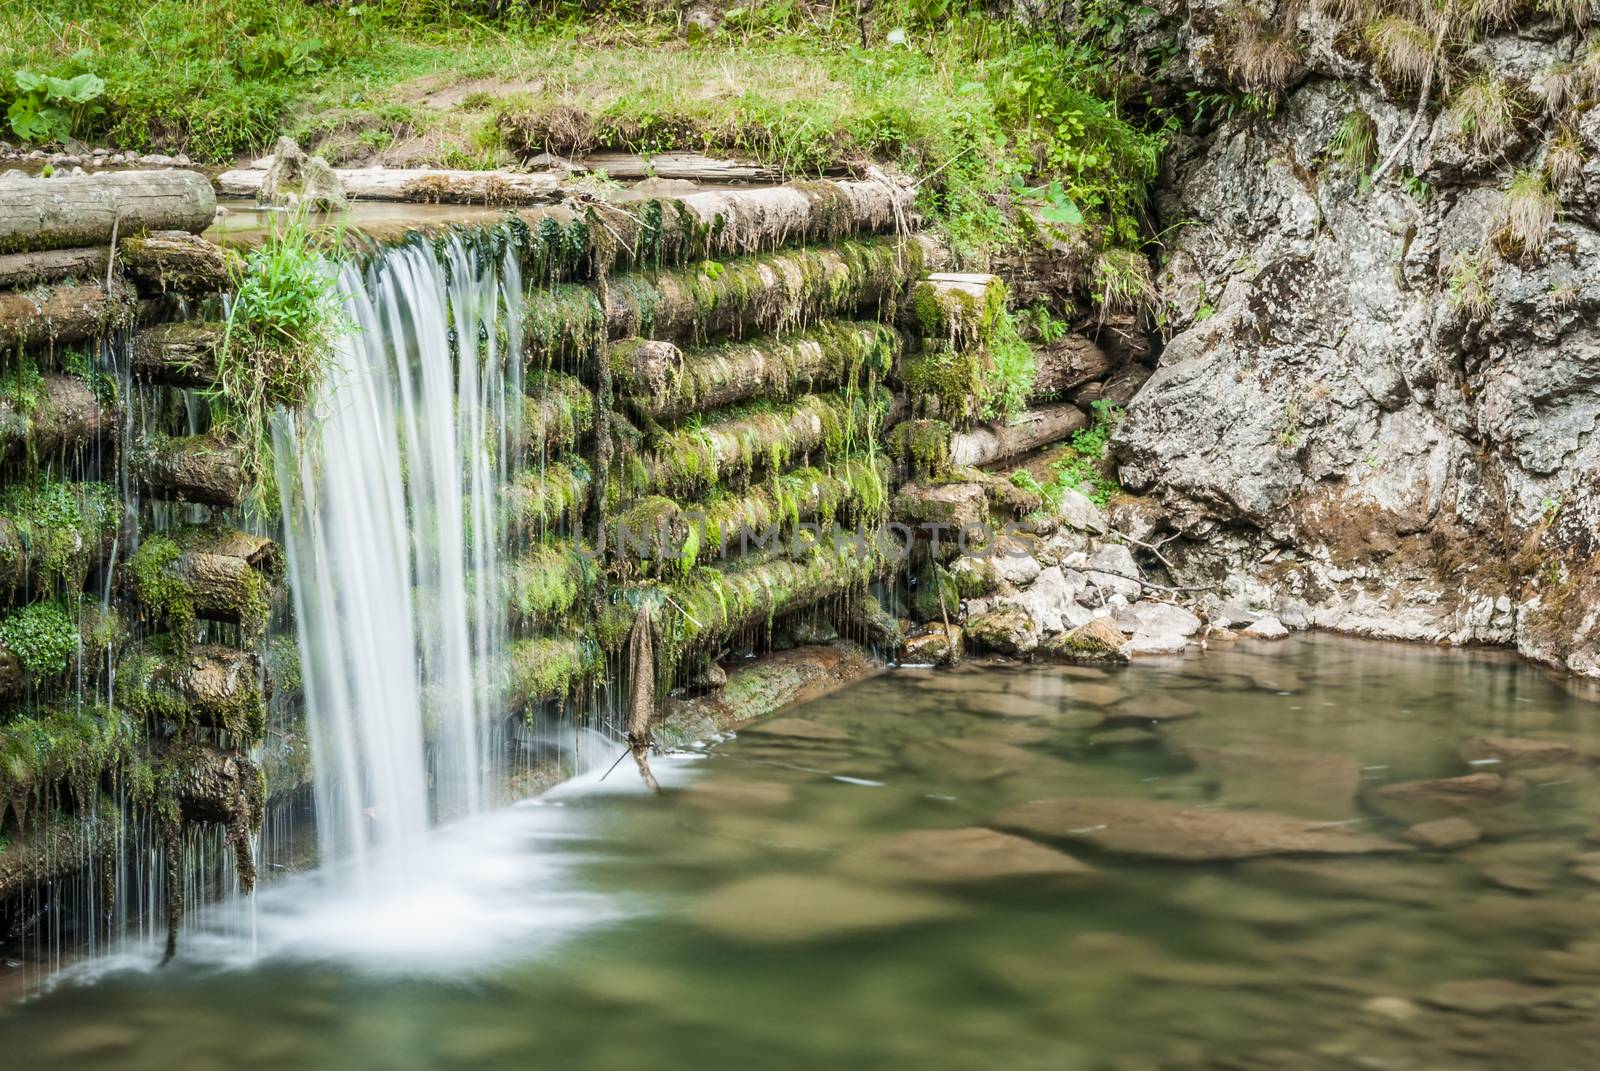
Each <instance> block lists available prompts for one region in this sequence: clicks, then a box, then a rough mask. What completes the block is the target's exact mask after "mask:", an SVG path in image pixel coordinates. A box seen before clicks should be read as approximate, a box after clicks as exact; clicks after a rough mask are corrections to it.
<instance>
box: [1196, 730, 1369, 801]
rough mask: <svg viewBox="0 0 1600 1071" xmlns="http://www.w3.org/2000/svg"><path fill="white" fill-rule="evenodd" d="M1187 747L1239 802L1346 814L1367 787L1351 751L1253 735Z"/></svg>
mask: <svg viewBox="0 0 1600 1071" xmlns="http://www.w3.org/2000/svg"><path fill="white" fill-rule="evenodd" d="M1184 753H1185V754H1187V755H1188V757H1189V758H1190V759H1191V760H1192V761H1193V762H1194V764H1195V765H1196V766H1198V767H1199V768H1200V770H1201V772H1202V773H1206V774H1212V775H1215V776H1217V777H1218V778H1220V780H1221V782H1222V793H1221V798H1222V799H1223V800H1225V801H1226V802H1228V803H1229V804H1233V805H1238V804H1257V805H1261V806H1267V807H1279V808H1284V809H1287V810H1289V811H1295V812H1305V813H1308V814H1315V815H1316V816H1318V817H1326V818H1344V817H1347V816H1348V815H1349V814H1350V813H1351V811H1352V810H1353V809H1354V807H1355V801H1356V793H1357V792H1358V791H1360V788H1361V763H1359V762H1357V761H1356V760H1355V759H1353V758H1350V757H1349V756H1348V755H1336V754H1332V753H1330V752H1326V751H1309V750H1305V749H1303V748H1296V747H1287V746H1284V745H1282V744H1275V743H1272V742H1270V741H1265V740H1249V739H1246V740H1240V741H1236V742H1234V743H1229V744H1226V745H1221V746H1213V745H1208V744H1189V745H1188V746H1187V747H1185V748H1184Z"/></svg>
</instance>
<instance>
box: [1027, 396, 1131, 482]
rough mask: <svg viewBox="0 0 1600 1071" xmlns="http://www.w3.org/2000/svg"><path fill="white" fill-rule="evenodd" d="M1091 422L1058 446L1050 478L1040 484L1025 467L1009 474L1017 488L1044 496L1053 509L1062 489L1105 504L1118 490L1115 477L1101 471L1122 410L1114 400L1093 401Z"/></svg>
mask: <svg viewBox="0 0 1600 1071" xmlns="http://www.w3.org/2000/svg"><path fill="white" fill-rule="evenodd" d="M1091 408H1092V409H1093V410H1094V422H1093V423H1092V424H1090V425H1089V427H1087V428H1084V429H1082V430H1081V431H1078V432H1075V433H1074V434H1073V436H1072V439H1071V441H1070V442H1068V443H1066V444H1064V445H1062V446H1061V447H1059V448H1058V449H1057V453H1056V456H1055V457H1054V458H1053V459H1051V461H1050V463H1049V472H1050V480H1049V482H1048V483H1041V482H1040V481H1039V479H1038V477H1036V476H1034V474H1033V473H1031V472H1029V471H1027V470H1026V469H1018V470H1017V471H1016V472H1013V473H1012V474H1011V482H1012V484H1013V485H1015V486H1016V487H1019V488H1021V489H1022V490H1024V491H1028V492H1030V493H1032V494H1036V495H1038V496H1039V497H1040V498H1042V499H1044V501H1045V502H1047V503H1048V504H1049V505H1050V507H1051V508H1052V509H1058V508H1060V506H1061V497H1062V492H1064V491H1067V490H1073V491H1077V492H1078V493H1079V494H1082V495H1084V496H1085V497H1086V498H1088V499H1089V500H1090V501H1091V502H1093V503H1094V504H1095V505H1097V506H1104V505H1105V504H1106V503H1107V502H1109V501H1110V500H1111V496H1112V495H1114V494H1116V493H1117V491H1118V490H1119V488H1118V486H1117V483H1116V481H1115V480H1112V479H1110V478H1108V477H1107V476H1105V475H1104V473H1103V472H1102V471H1101V461H1102V460H1103V459H1104V458H1105V454H1106V443H1107V442H1108V441H1110V439H1111V433H1112V432H1113V431H1115V430H1116V427H1117V424H1118V423H1120V422H1121V420H1122V410H1121V408H1120V407H1118V406H1117V405H1116V404H1115V403H1114V402H1111V401H1107V400H1106V399H1103V398H1102V399H1101V400H1100V401H1097V402H1095V403H1093V405H1092V406H1091Z"/></svg>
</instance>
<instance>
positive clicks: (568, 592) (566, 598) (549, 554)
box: [504, 539, 598, 629]
mask: <svg viewBox="0 0 1600 1071" xmlns="http://www.w3.org/2000/svg"><path fill="white" fill-rule="evenodd" d="M597 573H598V571H597V569H596V568H595V563H594V561H593V559H592V556H591V554H590V552H588V551H587V550H586V548H585V547H584V546H583V544H581V543H579V542H576V541H574V540H569V539H562V540H554V541H552V542H549V543H537V544H535V545H534V546H532V547H530V548H529V549H528V550H527V551H525V552H524V553H523V554H521V555H520V556H518V557H517V558H514V559H513V560H512V561H511V562H510V563H508V564H507V566H506V568H505V576H504V584H505V602H506V608H507V619H508V622H509V623H510V625H511V627H512V628H514V629H526V628H531V627H538V626H545V627H549V626H551V625H554V624H556V623H557V622H559V621H560V620H562V619H563V618H565V617H566V616H567V615H568V613H570V612H571V611H572V609H573V607H575V606H576V605H577V603H578V599H579V598H580V597H581V596H582V595H583V593H584V592H586V591H588V590H590V589H591V588H593V587H594V585H595V583H596V581H597V579H598V575H597Z"/></svg>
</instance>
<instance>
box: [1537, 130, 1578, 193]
mask: <svg viewBox="0 0 1600 1071" xmlns="http://www.w3.org/2000/svg"><path fill="white" fill-rule="evenodd" d="M1586 155H1587V153H1586V152H1585V150H1584V145H1583V139H1582V138H1581V137H1579V136H1578V134H1577V132H1576V131H1574V130H1573V129H1572V128H1571V127H1562V128H1560V129H1559V130H1557V131H1556V132H1555V133H1554V134H1552V135H1550V138H1549V140H1547V141H1546V142H1545V144H1544V163H1543V165H1542V166H1543V168H1544V174H1545V177H1546V178H1547V179H1549V180H1550V185H1551V187H1552V188H1554V189H1557V190H1559V189H1561V187H1563V186H1565V185H1566V184H1567V183H1569V182H1571V181H1572V180H1574V179H1576V178H1577V177H1578V175H1579V173H1580V172H1582V171H1583V160H1584V157H1585V156H1586Z"/></svg>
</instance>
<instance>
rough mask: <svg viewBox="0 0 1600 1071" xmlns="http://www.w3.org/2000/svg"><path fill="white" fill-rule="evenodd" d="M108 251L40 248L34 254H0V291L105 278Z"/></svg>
mask: <svg viewBox="0 0 1600 1071" xmlns="http://www.w3.org/2000/svg"><path fill="white" fill-rule="evenodd" d="M108 257H109V250H107V249H105V248H102V247H100V246H87V247H83V248H80V249H43V250H40V251H39V252H37V253H6V254H4V255H0V290H22V289H25V288H27V287H30V286H38V285H39V284H41V283H54V282H58V281H60V280H62V279H80V280H88V279H104V278H105V277H106V261H107V259H108Z"/></svg>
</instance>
